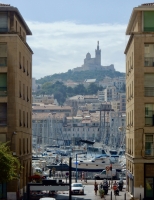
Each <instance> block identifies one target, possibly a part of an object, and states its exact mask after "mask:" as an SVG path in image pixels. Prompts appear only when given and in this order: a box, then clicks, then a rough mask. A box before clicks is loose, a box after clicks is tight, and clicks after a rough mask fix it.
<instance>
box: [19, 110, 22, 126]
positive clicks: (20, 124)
mask: <svg viewBox="0 0 154 200" xmlns="http://www.w3.org/2000/svg"><path fill="white" fill-rule="evenodd" d="M19 126H22V123H21V110H19Z"/></svg>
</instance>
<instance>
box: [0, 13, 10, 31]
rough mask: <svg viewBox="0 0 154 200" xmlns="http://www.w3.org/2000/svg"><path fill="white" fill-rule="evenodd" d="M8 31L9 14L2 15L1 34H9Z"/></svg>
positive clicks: (0, 17)
mask: <svg viewBox="0 0 154 200" xmlns="http://www.w3.org/2000/svg"><path fill="white" fill-rule="evenodd" d="M7 31H8V16H7V12H1V13H0V32H3V33H4V32H7Z"/></svg>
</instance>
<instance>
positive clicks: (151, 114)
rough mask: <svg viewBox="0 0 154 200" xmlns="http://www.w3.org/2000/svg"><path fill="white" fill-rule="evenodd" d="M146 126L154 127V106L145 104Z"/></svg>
mask: <svg viewBox="0 0 154 200" xmlns="http://www.w3.org/2000/svg"><path fill="white" fill-rule="evenodd" d="M145 126H154V104H145Z"/></svg>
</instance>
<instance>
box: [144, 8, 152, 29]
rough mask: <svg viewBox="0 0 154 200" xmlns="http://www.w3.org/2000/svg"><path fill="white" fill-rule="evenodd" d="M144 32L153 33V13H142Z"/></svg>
mask: <svg viewBox="0 0 154 200" xmlns="http://www.w3.org/2000/svg"><path fill="white" fill-rule="evenodd" d="M144 31H145V32H154V11H144Z"/></svg>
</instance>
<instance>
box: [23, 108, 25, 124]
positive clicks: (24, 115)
mask: <svg viewBox="0 0 154 200" xmlns="http://www.w3.org/2000/svg"><path fill="white" fill-rule="evenodd" d="M23 126H24V127H25V111H23Z"/></svg>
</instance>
